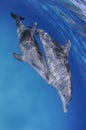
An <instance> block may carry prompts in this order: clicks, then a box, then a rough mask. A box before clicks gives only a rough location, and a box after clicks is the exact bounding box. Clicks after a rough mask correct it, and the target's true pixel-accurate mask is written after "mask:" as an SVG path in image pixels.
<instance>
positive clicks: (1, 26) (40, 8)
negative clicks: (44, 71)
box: [0, 0, 86, 130]
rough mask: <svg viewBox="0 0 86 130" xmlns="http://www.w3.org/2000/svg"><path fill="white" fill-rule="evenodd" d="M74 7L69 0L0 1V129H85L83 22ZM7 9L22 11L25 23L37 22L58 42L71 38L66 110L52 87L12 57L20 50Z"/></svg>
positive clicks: (85, 60) (84, 24)
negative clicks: (70, 90) (69, 93)
mask: <svg viewBox="0 0 86 130" xmlns="http://www.w3.org/2000/svg"><path fill="white" fill-rule="evenodd" d="M74 9H76V7H75V6H73V4H72V3H70V2H69V0H68V1H67V0H58V1H57V0H46V1H44V0H15V1H12V0H8V1H5V0H3V1H2V2H1V1H0V130H73V129H74V130H86V101H85V99H86V76H85V74H86V34H85V32H84V31H83V29H84V28H86V22H85V21H83V19H82V18H80V16H79V14H78V13H76V12H74ZM10 12H14V13H16V14H19V15H22V16H25V17H26V19H25V21H24V23H25V24H26V25H29V26H32V25H33V24H34V22H35V21H37V22H38V28H42V29H44V30H46V31H47V32H48V33H49V34H50V35H51V36H52V37H53V38H54V39H55V40H56V41H58V42H59V43H60V44H65V43H66V42H67V40H68V39H70V40H71V43H72V46H71V50H70V55H69V64H70V69H71V73H72V84H73V96H72V101H71V103H70V106H69V109H68V112H67V113H64V112H63V108H62V103H61V100H60V97H59V95H58V93H57V91H56V90H55V89H54V88H53V87H52V86H50V85H48V84H47V83H46V82H45V81H44V80H43V79H42V78H41V77H40V76H39V75H38V74H37V73H36V72H35V71H34V69H33V68H31V66H30V65H28V64H27V63H23V62H19V61H17V60H16V59H15V58H14V57H13V55H12V53H13V52H16V53H21V51H20V48H19V44H18V38H17V33H16V24H15V21H14V20H13V19H12V18H11V17H10Z"/></svg>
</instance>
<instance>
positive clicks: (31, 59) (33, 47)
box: [11, 13, 48, 82]
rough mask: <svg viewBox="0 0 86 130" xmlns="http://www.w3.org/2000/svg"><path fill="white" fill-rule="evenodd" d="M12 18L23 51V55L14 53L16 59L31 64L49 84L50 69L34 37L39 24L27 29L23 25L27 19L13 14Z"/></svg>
mask: <svg viewBox="0 0 86 130" xmlns="http://www.w3.org/2000/svg"><path fill="white" fill-rule="evenodd" d="M11 16H12V18H14V19H15V20H16V25H17V33H18V38H19V42H20V48H21V51H22V54H16V53H15V52H14V53H13V55H14V57H15V58H16V59H17V60H19V61H24V62H27V63H29V64H30V65H31V66H32V67H33V68H34V69H35V70H36V71H37V72H38V73H39V74H40V75H41V76H42V77H43V78H44V79H45V80H46V81H47V82H48V68H47V66H46V62H45V60H44V58H43V56H42V53H41V51H40V48H39V46H38V44H37V42H36V39H35V37H34V33H35V30H36V27H37V23H35V24H34V26H33V27H27V26H25V25H24V24H23V23H22V20H24V19H25V18H24V17H21V16H18V15H16V14H14V13H11Z"/></svg>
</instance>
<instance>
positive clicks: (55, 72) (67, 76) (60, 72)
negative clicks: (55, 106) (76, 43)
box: [37, 29, 72, 112]
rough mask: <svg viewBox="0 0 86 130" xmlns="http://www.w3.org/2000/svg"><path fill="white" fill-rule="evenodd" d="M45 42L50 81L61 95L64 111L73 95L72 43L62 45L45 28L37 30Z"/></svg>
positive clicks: (43, 42)
mask: <svg viewBox="0 0 86 130" xmlns="http://www.w3.org/2000/svg"><path fill="white" fill-rule="evenodd" d="M37 33H38V35H39V37H40V40H41V42H42V44H43V48H44V51H45V55H46V59H47V64H48V67H49V71H50V73H51V74H52V77H51V75H50V77H49V81H50V84H52V85H53V86H54V87H55V88H56V89H57V90H58V93H59V94H60V96H61V100H62V104H63V108H64V112H66V111H67V108H68V105H69V103H70V100H71V96H72V83H71V82H72V81H71V72H70V69H69V64H68V55H69V51H70V46H71V43H70V41H68V43H67V44H66V45H65V46H62V45H60V44H58V43H56V42H55V41H54V40H53V39H52V38H51V37H50V36H49V35H48V34H47V33H46V32H45V31H44V30H40V29H39V30H37Z"/></svg>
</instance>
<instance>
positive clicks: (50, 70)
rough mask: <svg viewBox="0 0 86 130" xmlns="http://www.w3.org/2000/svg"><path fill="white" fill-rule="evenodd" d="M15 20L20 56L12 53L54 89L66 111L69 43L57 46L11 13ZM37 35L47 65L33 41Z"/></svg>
mask: <svg viewBox="0 0 86 130" xmlns="http://www.w3.org/2000/svg"><path fill="white" fill-rule="evenodd" d="M11 16H12V17H13V18H14V19H15V20H16V24H17V33H18V37H19V41H20V48H21V50H22V54H16V53H13V55H14V57H15V58H16V59H17V60H20V61H24V62H27V63H29V64H30V65H31V66H32V67H33V68H34V69H35V70H36V71H37V72H38V73H39V74H40V75H41V76H42V77H43V78H44V79H45V80H46V81H47V82H48V83H49V84H51V85H52V86H53V87H55V88H56V89H57V91H58V93H59V95H60V97H61V100H62V104H63V109H64V112H66V111H67V108H68V105H69V103H70V100H71V97H72V81H71V72H70V68H69V64H68V55H69V51H70V46H71V43H70V41H68V42H67V44H66V45H65V46H62V45H60V44H58V43H57V42H56V41H55V40H54V39H53V38H51V37H50V36H49V35H48V33H46V32H45V31H44V30H42V29H37V23H35V24H34V25H33V27H27V26H25V25H24V24H23V23H22V20H24V17H21V16H18V15H16V14H14V13H11ZM35 34H37V35H38V36H39V38H40V40H41V42H42V45H43V49H44V52H45V55H46V59H47V64H46V62H45V59H44V57H43V55H42V53H41V50H40V48H39V46H38V44H37V41H36V39H35V36H34V35H35Z"/></svg>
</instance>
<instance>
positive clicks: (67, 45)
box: [63, 40, 71, 56]
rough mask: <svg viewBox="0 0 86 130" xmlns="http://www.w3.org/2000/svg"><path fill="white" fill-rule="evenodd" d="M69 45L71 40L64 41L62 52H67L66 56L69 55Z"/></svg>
mask: <svg viewBox="0 0 86 130" xmlns="http://www.w3.org/2000/svg"><path fill="white" fill-rule="evenodd" d="M70 47H71V42H70V40H68V42H67V43H66V45H65V46H64V47H63V49H64V52H65V54H67V56H68V55H69V52H70Z"/></svg>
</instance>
